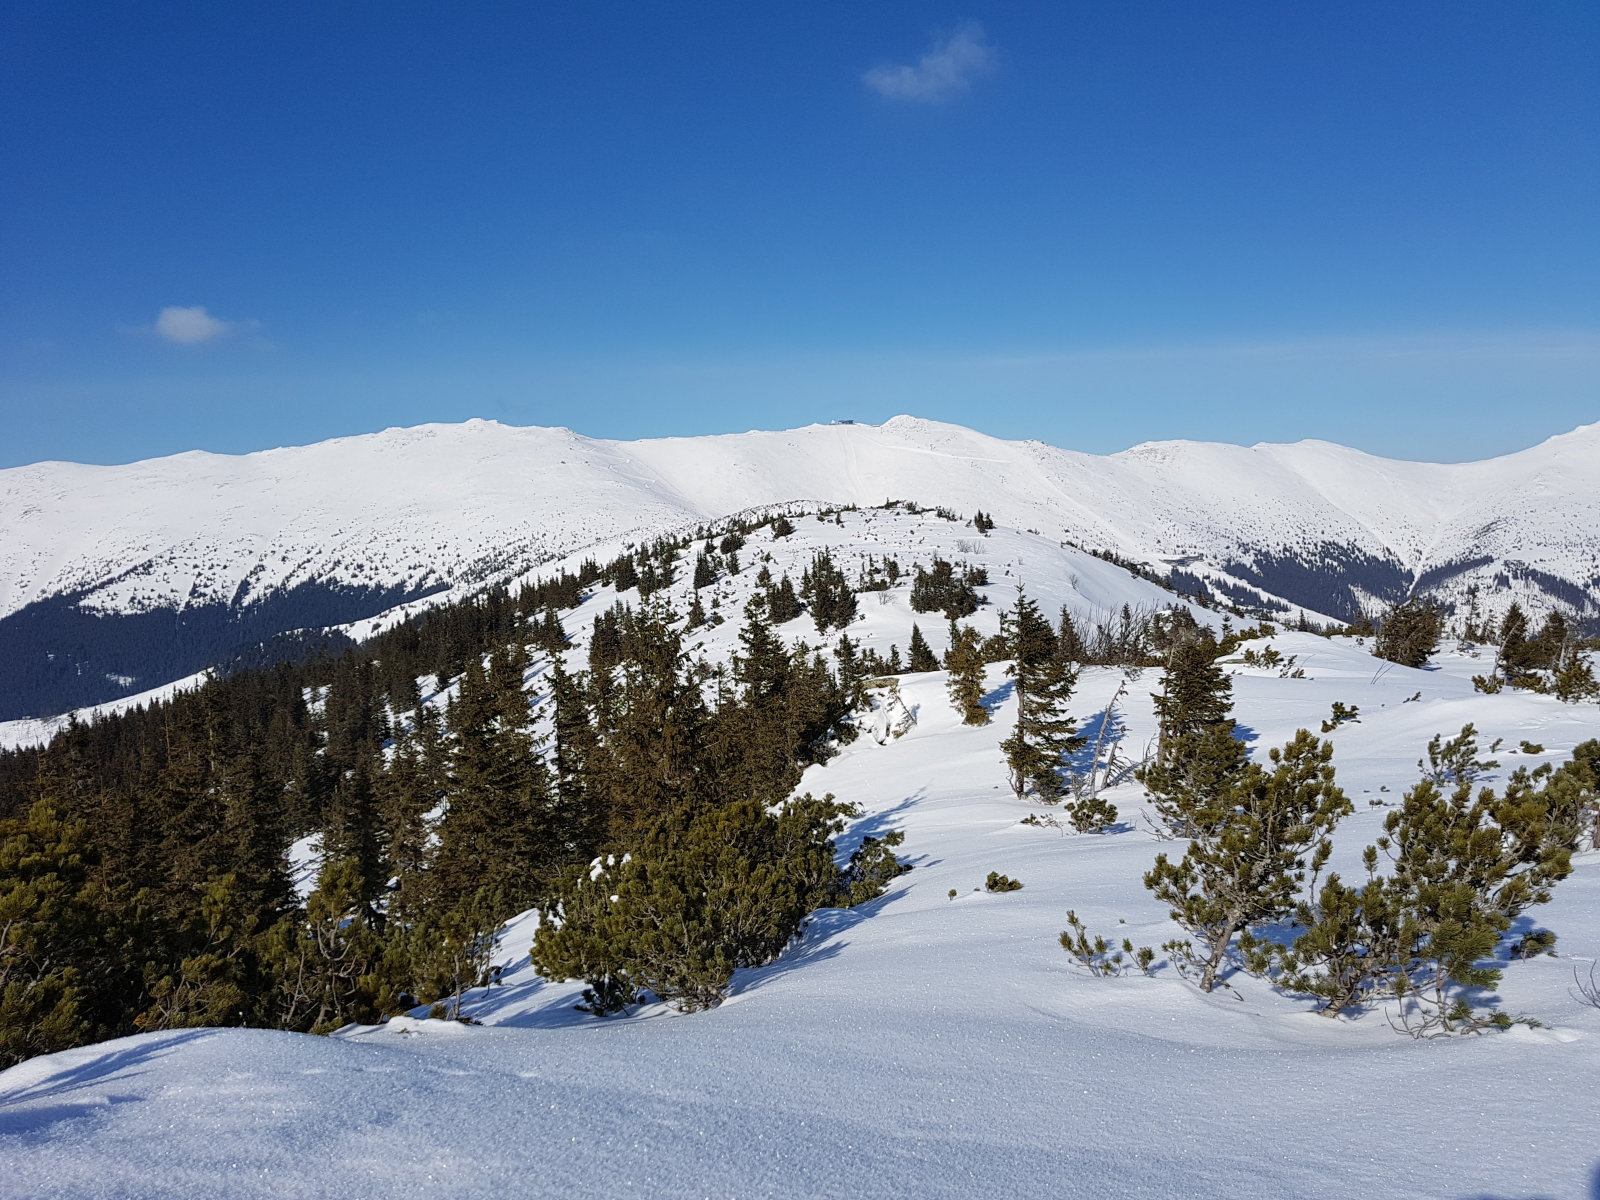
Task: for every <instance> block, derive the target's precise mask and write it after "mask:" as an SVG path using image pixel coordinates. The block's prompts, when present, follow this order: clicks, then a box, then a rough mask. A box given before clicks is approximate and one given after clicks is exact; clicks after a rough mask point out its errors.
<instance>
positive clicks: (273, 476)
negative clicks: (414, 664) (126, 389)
mask: <svg viewBox="0 0 1600 1200" xmlns="http://www.w3.org/2000/svg"><path fill="white" fill-rule="evenodd" d="M888 498H904V499H911V500H915V501H917V502H919V503H923V504H937V505H944V506H947V507H950V508H952V509H955V510H957V511H959V512H962V513H971V512H972V511H973V510H975V509H978V508H982V509H983V510H985V511H987V512H990V513H991V514H993V515H994V516H995V518H996V519H997V520H999V521H1000V522H1001V523H1002V524H1008V525H1012V526H1015V527H1018V528H1026V529H1034V530H1037V531H1039V532H1040V533H1041V534H1044V535H1047V536H1050V537H1053V538H1058V539H1061V540H1068V541H1072V542H1075V543H1077V544H1080V545H1083V546H1086V547H1089V548H1094V549H1103V550H1109V551H1113V552H1114V553H1116V554H1118V555H1120V556H1122V557H1124V558H1128V559H1132V560H1135V561H1138V562H1141V563H1145V564H1148V565H1150V566H1151V567H1153V568H1155V569H1157V570H1159V571H1161V572H1163V573H1165V572H1168V571H1174V572H1176V574H1175V581H1176V582H1177V583H1178V584H1179V585H1180V586H1183V587H1188V588H1198V587H1199V586H1201V585H1202V584H1203V585H1204V586H1205V587H1207V588H1209V589H1210V590H1212V591H1213V592H1215V593H1218V594H1220V595H1222V596H1224V597H1227V598H1228V599H1230V600H1232V601H1234V602H1236V603H1242V604H1245V605H1247V606H1255V605H1262V604H1264V605H1266V606H1268V607H1276V606H1281V605H1289V606H1303V607H1305V608H1308V609H1311V610H1313V611H1315V612H1320V613H1328V614H1331V615H1334V616H1349V615H1353V614H1354V613H1355V612H1357V611H1360V610H1361V609H1362V607H1363V606H1371V605H1373V604H1374V603H1375V602H1380V601H1387V600H1390V599H1396V598H1399V597H1402V596H1404V595H1405V594H1406V593H1407V592H1408V590H1410V589H1411V588H1413V587H1415V586H1421V587H1423V588H1430V589H1434V590H1436V591H1438V592H1439V593H1440V594H1442V595H1443V596H1445V597H1446V598H1447V599H1459V598H1460V597H1461V595H1462V594H1463V593H1464V591H1465V589H1466V588H1467V587H1468V586H1469V585H1471V584H1474V583H1476V584H1478V585H1480V587H1481V590H1482V591H1483V592H1484V593H1485V595H1486V598H1487V599H1488V600H1489V603H1490V607H1491V608H1492V607H1493V605H1494V603H1495V602H1496V601H1495V597H1496V596H1498V597H1499V599H1498V603H1500V604H1504V603H1508V602H1509V597H1510V596H1511V595H1513V594H1517V595H1521V596H1523V597H1524V598H1525V600H1527V601H1529V602H1530V603H1531V606H1532V607H1534V608H1535V609H1541V608H1546V607H1549V606H1551V605H1553V604H1561V605H1563V606H1564V607H1566V608H1568V609H1569V610H1570V611H1572V612H1574V613H1576V614H1577V615H1579V616H1582V617H1587V618H1594V617H1596V616H1600V599H1597V581H1600V424H1596V425H1588V426H1584V427H1581V428H1579V429H1577V430H1574V431H1573V432H1571V433H1567V434H1562V435H1559V436H1557V437H1554V438H1551V439H1549V440H1548V441H1546V442H1544V443H1542V444H1540V445H1538V446H1535V447H1532V448H1530V449H1528V450H1524V451H1521V452H1519V453H1516V454H1511V455H1506V456H1504V457H1501V458H1496V459H1490V460H1485V461H1482V462H1475V463H1462V464H1450V465H1443V464H1429V463H1407V462H1397V461H1393V460H1388V459H1382V458H1377V457H1374V456H1371V455H1368V454H1364V453H1362V452H1360V451H1356V450H1351V449H1348V448H1346V447H1342V446H1336V445H1332V444H1330V443H1326V442H1300V443H1296V444H1293V445H1257V446H1253V447H1248V448H1246V447H1240V446H1231V445H1221V444H1214V443H1201V442H1182V441H1178V442H1155V443H1148V444H1145V445H1141V446H1136V447H1133V448H1132V449H1130V450H1126V451H1123V452H1121V453H1119V454H1113V455H1109V456H1098V455H1092V454H1085V453H1079V452H1075V451H1070V450H1063V449H1059V448H1056V447H1052V446H1048V445H1045V444H1043V443H1040V442H1031V441H1030V442H1008V441H1004V440H1001V439H998V438H993V437H989V436H987V435H984V434H981V433H978V432H975V431H973V430H970V429H966V428H963V427H960V426H956V425H948V424H942V423H939V422H934V421H927V420H922V419H919V418H915V417H908V416H902V417H895V418H893V419H892V420H890V421H888V422H886V423H884V424H883V425H880V426H874V425H860V424H850V425H814V426H809V427H806V428H803V429H795V430H788V431H781V432H750V433H743V434H730V435H718V436H708V437H692V438H663V439H654V440H646V441H635V442H621V441H607V440H603V439H595V438H588V437H584V436H582V435H580V434H577V433H574V432H572V431H571V430H568V429H561V428H553V429H552V428H540V427H515V426H506V425H501V424H498V423H496V422H493V421H480V420H474V421H468V422H466V423H464V424H459V425H424V426H419V427H416V428H411V429H389V430H385V431H384V432H382V433H375V434H369V435H361V436H356V437H346V438H338V439H334V440H332V441H327V442H321V443H318V444H316V445H312V446H303V447H292V448H283V449H276V450H267V451H261V452H258V453H253V454H245V455H236V456H235V455H219V454H210V453H204V452H199V451H195V452H190V453H185V454H179V455H174V456H171V457H168V458H161V459H151V460H146V461H143V462H137V463H131V464H127V465H124V466H85V465H81V464H72V463H38V464H34V465H31V466H26V467H18V468H12V469H9V470H4V471H0V526H3V527H4V528H5V530H6V536H5V538H4V541H3V543H0V648H4V649H9V650H10V651H11V654H10V656H9V657H10V658H12V659H15V658H16V656H17V654H19V653H24V652H27V653H33V654H35V655H38V654H44V653H49V654H54V655H57V656H58V658H57V659H52V660H50V661H51V662H56V663H58V664H59V662H63V661H70V662H71V663H72V669H73V670H74V671H75V673H76V675H77V676H78V677H84V676H88V677H90V678H92V679H94V680H95V681H97V685H98V686H99V687H100V690H101V692H103V693H104V694H101V695H96V696H95V697H94V698H93V699H108V698H111V697H112V696H113V695H116V694H124V693H131V692H135V691H138V690H140V689H142V688H145V687H150V686H153V685H156V684H159V683H162V682H166V679H165V678H157V677H155V675H152V674H151V672H150V669H149V668H147V667H146V666H144V665H143V664H142V663H133V664H132V665H128V664H121V665H119V662H118V660H117V657H116V655H115V654H114V653H112V652H110V651H111V649H112V648H114V647H115V645H116V643H117V639H118V637H120V636H121V635H120V634H119V633H118V632H117V630H118V629H119V628H120V626H119V625H118V622H117V620H116V618H126V617H128V616H129V615H130V614H131V615H134V616H144V617H151V616H154V617H156V618H158V620H157V621H156V624H158V625H159V624H162V623H163V622H164V623H165V625H170V624H171V623H172V621H173V620H177V621H179V622H180V623H182V622H183V621H188V622H190V624H191V625H193V626H195V627H198V626H200V625H205V627H206V629H207V630H208V631H210V632H208V636H214V638H215V639H216V640H218V641H219V642H221V641H226V640H228V639H229V638H232V639H233V641H234V642H235V643H243V642H247V641H252V640H260V639H262V638H265V637H270V636H272V634H274V633H277V632H279V631H280V630H283V629H292V628H296V627H300V626H323V625H333V624H342V623H346V622H349V621H353V620H357V619H360V618H362V617H366V616H371V615H373V614H375V613H377V612H379V611H382V610H383V609H386V608H388V607H391V606H392V605H394V604H396V603H399V602H401V601H404V600H406V599H410V598H413V597H415V596H418V595H421V594H425V593H427V592H429V591H432V590H438V589H442V588H446V587H453V586H460V585H464V584H465V585H472V584H474V583H477V582H481V581H483V580H485V579H489V578H496V577H504V576H507V575H510V574H513V573H516V572H518V571H521V570H524V569H526V568H527V567H529V566H530V565H532V564H535V563H537V562H539V561H541V560H543V559H547V558H552V557H557V556H562V555H566V554H570V553H572V552H574V551H577V550H580V549H582V548H583V547H585V546H588V545H591V544H595V543H599V542H605V541H613V540H615V539H617V538H621V537H624V536H628V535H638V536H650V535H653V534H656V533H660V532H664V531H666V530H669V529H676V528H681V527H682V526H683V525H684V524H686V523H694V522H697V521H707V520H714V519H716V518H718V517H721V516H723V515H726V514H728V513H730V512H734V511H737V510H740V509H745V508H750V507H753V506H757V505H763V504H773V503H782V502H787V501H803V500H811V501H819V502H827V503H856V504H878V503H882V502H883V501H884V500H885V499H888ZM274 606H276V607H277V609H279V610H282V612H281V614H280V613H278V612H274V611H272V610H273V608H274ZM242 618H243V625H242V626H241V625H240V622H241V619H242ZM151 624H152V623H151V622H150V621H148V620H147V621H144V622H143V623H142V624H140V625H139V626H138V635H139V636H140V637H143V638H147V639H148V638H150V637H152V636H155V635H153V634H152V633H151V632H150V629H151ZM8 625H9V626H10V627H11V640H12V641H14V642H16V643H17V645H16V646H5V645H4V643H5V642H6V641H7V638H6V634H7V626H8ZM164 627H165V626H163V628H164ZM213 627H215V629H214V630H213ZM64 631H65V632H64ZM191 640H192V637H191ZM52 642H53V643H54V644H51V643H52ZM91 643H92V644H91ZM58 669H59V667H58ZM190 669H194V666H193V665H192V664H191V665H187V667H186V669H185V670H182V671H176V670H175V671H173V672H172V673H171V674H169V675H168V676H167V678H171V677H174V676H175V675H176V674H183V673H187V670H190ZM33 673H34V675H35V676H37V677H38V678H40V679H43V678H44V677H45V676H48V675H49V674H50V668H48V667H47V666H45V665H44V664H43V663H36V664H34V666H33ZM158 673H159V672H158ZM108 677H109V678H108ZM124 678H125V679H126V682H120V680H122V679H124ZM119 689H120V691H119ZM0 690H3V691H4V692H6V693H8V694H15V693H17V692H19V691H27V690H28V688H27V686H26V681H23V680H8V681H6V683H5V685H4V687H3V689H0ZM75 702H82V701H75ZM88 702H93V701H92V700H90V701H88ZM25 707H26V706H25ZM32 707H33V708H35V709H37V710H38V711H44V710H45V709H46V708H48V707H49V706H48V705H46V706H43V707H41V706H40V705H38V704H35V705H33V706H32ZM58 707H65V705H60V706H58ZM19 711H20V710H19Z"/></svg>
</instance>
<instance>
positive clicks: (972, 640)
mask: <svg viewBox="0 0 1600 1200" xmlns="http://www.w3.org/2000/svg"><path fill="white" fill-rule="evenodd" d="M983 668H984V661H983V654H982V653H981V652H980V650H979V638H978V631H977V630H976V629H974V628H972V626H970V625H957V624H956V622H955V621H954V620H953V619H952V620H951V622H950V648H949V649H948V650H946V651H945V656H944V669H945V670H946V671H947V672H949V675H950V684H949V688H950V703H951V704H953V705H954V706H955V710H956V712H958V713H960V714H961V723H962V724H963V725H987V724H988V723H989V710H988V709H987V708H985V707H984V704H983V682H984V681H983Z"/></svg>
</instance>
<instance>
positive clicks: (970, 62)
mask: <svg viewBox="0 0 1600 1200" xmlns="http://www.w3.org/2000/svg"><path fill="white" fill-rule="evenodd" d="M994 64H995V51H994V47H993V46H991V45H990V44H989V43H988V42H987V41H985V40H984V36H983V26H982V25H979V24H978V23H977V22H976V21H966V22H964V23H963V24H961V25H959V26H958V27H957V28H956V29H955V31H954V32H953V33H951V34H950V35H949V36H948V37H946V38H944V39H942V40H941V41H938V42H935V43H934V46H933V48H932V49H931V50H929V51H928V52H927V53H926V54H924V55H923V56H922V58H921V59H920V60H918V62H917V63H916V65H915V66H911V65H907V64H904V63H883V64H881V65H879V66H876V67H873V68H872V69H871V70H870V71H866V72H864V73H863V74H862V76H861V82H863V83H865V84H866V85H867V86H868V87H869V88H871V89H872V90H873V91H875V92H877V93H878V94H879V95H880V96H887V97H888V98H889V99H891V100H909V101H911V102H913V103H918V104H935V103H938V102H939V101H941V100H949V99H950V98H952V97H954V96H959V95H960V94H961V93H962V92H964V91H966V90H967V89H968V88H970V87H971V86H972V81H973V80H974V79H976V78H977V77H978V76H980V75H983V74H985V73H986V72H988V71H991V70H993V69H994Z"/></svg>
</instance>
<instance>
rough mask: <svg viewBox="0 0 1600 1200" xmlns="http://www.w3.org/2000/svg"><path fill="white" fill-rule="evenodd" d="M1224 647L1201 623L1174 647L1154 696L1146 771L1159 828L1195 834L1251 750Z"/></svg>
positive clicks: (1144, 777) (1175, 833) (1183, 834)
mask: <svg viewBox="0 0 1600 1200" xmlns="http://www.w3.org/2000/svg"><path fill="white" fill-rule="evenodd" d="M1220 652H1221V647H1219V646H1218V645H1217V642H1216V639H1215V638H1214V637H1213V636H1212V633H1211V631H1210V630H1209V629H1206V628H1205V627H1203V626H1195V627H1194V628H1192V629H1189V630H1187V631H1186V632H1185V633H1184V635H1183V636H1181V637H1178V638H1175V639H1174V641H1173V643H1172V645H1171V646H1170V647H1169V648H1168V651H1167V663H1166V669H1165V670H1164V672H1163V673H1162V676H1161V691H1160V692H1159V693H1156V694H1155V695H1153V696H1152V697H1151V699H1152V700H1153V701H1154V702H1155V711H1156V718H1157V720H1158V722H1159V724H1158V732H1157V742H1156V754H1155V761H1154V762H1153V763H1151V764H1150V765H1149V766H1148V767H1146V768H1145V769H1144V770H1143V771H1142V772H1141V773H1140V776H1139V779H1140V782H1142V783H1143V784H1144V786H1145V789H1146V790H1147V791H1148V792H1149V793H1150V799H1151V803H1152V806H1153V807H1154V809H1155V812H1156V818H1157V820H1158V821H1159V822H1160V826H1161V827H1160V829H1159V830H1158V832H1159V833H1161V834H1164V835H1166V836H1169V837H1188V836H1190V835H1191V834H1193V833H1194V832H1195V830H1196V828H1197V826H1196V814H1197V813H1198V812H1201V811H1204V810H1206V809H1208V808H1210V807H1212V806H1214V804H1215V802H1216V797H1217V796H1218V795H1219V794H1221V793H1222V792H1223V791H1224V790H1225V789H1226V788H1227V787H1228V786H1229V784H1230V782H1231V781H1232V779H1233V778H1234V776H1236V775H1237V774H1238V773H1239V772H1240V771H1242V770H1243V769H1244V767H1245V764H1246V762H1247V761H1248V758H1249V756H1248V755H1247V754H1246V752H1245V748H1244V745H1243V744H1242V743H1241V742H1240V741H1239V740H1238V739H1237V738H1235V737H1234V736H1233V681H1232V680H1231V679H1230V678H1229V677H1228V673H1227V672H1226V671H1225V670H1223V668H1222V667H1221V666H1220V665H1219V664H1218V662H1217V658H1218V655H1219V654H1220Z"/></svg>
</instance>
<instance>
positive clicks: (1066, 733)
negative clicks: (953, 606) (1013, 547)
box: [1000, 588, 1083, 804]
mask: <svg viewBox="0 0 1600 1200" xmlns="http://www.w3.org/2000/svg"><path fill="white" fill-rule="evenodd" d="M1004 633H1005V638H1006V641H1007V642H1008V643H1009V648H1010V651H1011V658H1012V664H1011V666H1010V667H1009V668H1007V672H1006V673H1007V674H1009V675H1010V676H1011V677H1012V678H1013V679H1014V680H1016V693H1017V725H1016V729H1015V730H1014V731H1013V732H1012V734H1011V736H1010V737H1008V738H1007V739H1006V740H1005V741H1003V742H1001V743H1000V748H1001V750H1003V751H1004V752H1005V756H1006V766H1007V768H1008V770H1009V780H1010V783H1011V790H1012V791H1013V792H1015V793H1016V794H1017V795H1018V796H1019V797H1020V796H1023V795H1026V794H1027V793H1029V792H1031V793H1033V795H1035V796H1037V797H1038V798H1039V799H1040V800H1043V801H1044V802H1045V803H1047V804H1054V803H1055V802H1056V801H1058V800H1059V799H1060V798H1061V790H1062V785H1061V776H1060V773H1059V772H1060V767H1061V760H1062V758H1063V756H1065V755H1067V754H1070V753H1071V752H1072V751H1074V750H1076V749H1077V748H1078V747H1079V746H1081V745H1082V744H1083V738H1081V737H1079V736H1078V733H1077V726H1076V725H1075V724H1074V723H1073V721H1072V719H1071V718H1070V717H1068V716H1067V701H1068V700H1070V699H1071V697H1072V689H1073V687H1074V686H1075V685H1076V684H1077V682H1078V674H1077V671H1076V670H1075V669H1074V668H1073V666H1072V664H1071V663H1068V662H1065V661H1063V660H1062V659H1061V658H1060V657H1058V656H1057V654H1056V634H1055V630H1054V629H1052V628H1051V627H1050V622H1049V621H1047V620H1045V619H1044V616H1043V615H1042V614H1041V613H1040V612H1039V606H1038V605H1037V604H1035V603H1034V602H1033V601H1032V600H1030V599H1029V598H1028V595H1027V593H1026V592H1024V591H1023V590H1022V589H1021V588H1018V589H1017V603H1016V607H1015V608H1013V609H1012V611H1011V612H1010V613H1008V614H1006V617H1005V620H1004Z"/></svg>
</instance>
